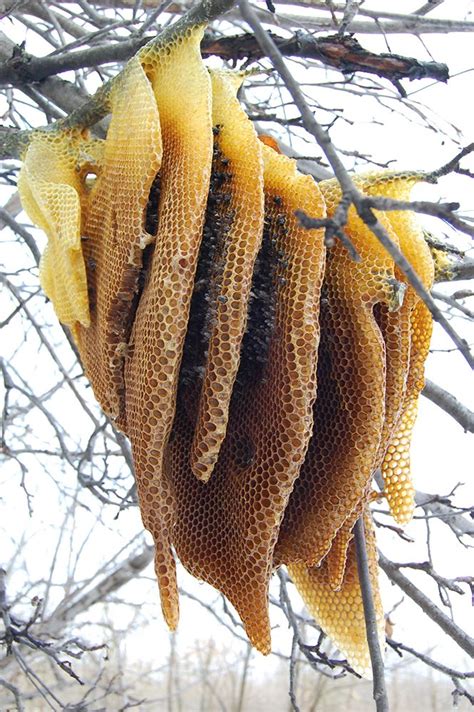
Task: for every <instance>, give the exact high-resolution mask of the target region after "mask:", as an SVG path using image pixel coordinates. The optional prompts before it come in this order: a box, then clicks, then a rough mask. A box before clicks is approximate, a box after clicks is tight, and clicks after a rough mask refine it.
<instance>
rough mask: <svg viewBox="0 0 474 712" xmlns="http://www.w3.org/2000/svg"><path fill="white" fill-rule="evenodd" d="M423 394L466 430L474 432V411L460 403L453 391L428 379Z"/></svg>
mask: <svg viewBox="0 0 474 712" xmlns="http://www.w3.org/2000/svg"><path fill="white" fill-rule="evenodd" d="M423 395H424V396H425V397H426V398H428V399H429V400H430V401H431V402H432V403H435V404H436V405H437V406H438V407H439V408H442V410H444V411H445V412H446V413H448V415H450V416H451V417H452V418H454V420H455V421H456V422H457V423H459V425H461V427H463V428H464V430H466V431H467V432H469V433H474V412H472V410H469V408H467V407H466V406H465V405H463V404H462V403H460V402H459V401H458V399H457V398H455V397H454V396H453V395H452V394H451V393H448V391H445V390H444V388H441V386H438V385H437V384H436V383H433V381H429V380H427V381H426V382H425V387H424V389H423Z"/></svg>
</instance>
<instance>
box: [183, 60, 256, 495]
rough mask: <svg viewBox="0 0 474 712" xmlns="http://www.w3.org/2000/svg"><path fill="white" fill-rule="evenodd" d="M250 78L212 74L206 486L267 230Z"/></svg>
mask: <svg viewBox="0 0 474 712" xmlns="http://www.w3.org/2000/svg"><path fill="white" fill-rule="evenodd" d="M243 78H244V75H243V74H238V73H236V72H232V73H231V72H211V81H212V121H213V124H214V127H215V129H214V130H215V132H216V137H215V151H214V152H215V156H214V163H215V166H214V182H215V183H216V185H215V186H212V187H211V195H210V197H211V199H212V201H213V203H214V205H213V207H214V210H215V211H217V210H219V211H220V212H221V213H222V214H221V215H216V216H215V219H214V228H215V227H216V225H215V224H216V223H220V225H219V230H220V233H221V239H220V240H217V236H216V242H217V243H218V244H215V245H213V246H212V252H213V255H212V258H211V256H209V257H210V258H211V259H213V261H214V265H213V273H214V275H213V276H214V285H213V294H212V295H209V298H210V299H211V300H212V304H213V307H214V308H213V313H212V314H208V315H207V319H206V328H207V329H209V330H210V335H209V342H208V347H207V360H206V363H205V374H204V379H203V385H202V390H201V397H200V402H199V410H198V418H197V424H196V429H195V433H194V439H193V446H192V450H191V467H192V469H193V471H194V473H195V475H196V476H197V477H199V478H200V479H202V480H204V481H205V480H207V479H209V477H210V475H211V473H212V470H213V469H214V465H215V463H216V461H217V457H218V455H219V450H220V447H221V444H222V441H223V439H224V436H225V432H226V428H227V420H228V412H229V404H230V399H231V395H232V389H233V386H234V382H235V377H236V375H237V369H238V367H239V362H240V347H241V343H242V338H243V335H244V331H245V327H246V323H247V308H248V302H249V297H250V288H251V285H252V274H253V270H254V264H255V258H256V256H257V252H258V249H259V247H260V244H261V240H262V231H263V207H264V198H263V160H262V150H261V144H260V142H259V141H258V139H257V135H256V133H255V129H254V128H253V124H252V123H251V122H250V121H249V120H248V118H247V115H246V114H245V112H244V111H243V109H242V107H241V106H240V103H239V102H238V100H237V97H236V93H237V90H238V88H239V86H240V84H241V82H242V80H243ZM217 202H219V205H217ZM210 227H211V226H209V229H210ZM203 278H204V279H206V275H204V276H203ZM208 281H209V280H208ZM209 311H210V310H209Z"/></svg>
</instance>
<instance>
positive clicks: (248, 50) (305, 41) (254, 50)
mask: <svg viewBox="0 0 474 712" xmlns="http://www.w3.org/2000/svg"><path fill="white" fill-rule="evenodd" d="M269 34H270V36H271V37H272V39H273V41H274V42H275V44H276V45H277V47H278V48H279V49H280V52H281V53H282V54H283V55H284V56H286V57H303V58H306V59H315V60H319V61H320V62H322V63H323V64H325V65H327V66H330V67H334V68H336V69H339V70H340V71H341V72H344V73H346V74H352V73H354V72H364V73H369V74H375V75H377V76H379V77H384V78H386V79H389V80H391V81H396V80H400V79H426V78H430V79H436V80H438V81H442V82H446V81H447V79H448V76H449V74H448V68H447V66H446V65H445V64H440V63H438V62H421V61H419V60H417V59H414V58H413V57H402V56H400V55H396V54H374V53H373V52H369V51H368V50H365V49H364V48H363V47H361V45H360V44H359V42H358V41H357V40H356V39H355V38H353V37H351V36H339V35H332V36H331V37H322V38H321V37H314V36H313V35H312V34H309V33H303V32H298V33H296V34H295V35H294V36H293V37H290V38H289V39H285V38H282V37H278V36H277V35H275V34H273V33H269ZM149 40H150V38H149V37H148V38H146V37H145V38H144V37H133V38H132V39H129V40H126V41H123V42H116V43H112V44H111V43H110V42H109V43H107V44H103V45H99V46H97V47H89V48H88V49H83V50H77V51H75V52H67V53H66V52H65V53H63V54H59V55H58V54H54V55H48V56H46V57H33V56H32V55H30V54H28V53H26V52H23V51H21V50H19V49H18V48H17V47H15V51H14V52H13V53H12V56H11V58H9V59H7V61H5V62H4V63H3V64H2V65H0V85H13V86H19V85H20V86H21V85H23V84H27V83H30V82H39V81H42V80H43V79H46V78H47V77H49V76H52V75H55V74H60V73H61V72H68V71H71V70H76V69H84V68H86V67H97V66H99V65H101V64H106V63H110V62H124V61H126V60H127V59H130V57H132V56H133V55H134V54H135V52H137V51H138V50H139V49H140V48H141V47H143V45H145V44H146V43H147V42H148V41H149ZM202 54H203V55H204V56H209V55H216V56H219V57H222V58H223V59H228V60H240V59H247V60H257V59H261V58H262V57H263V56H264V53H263V52H262V49H261V48H260V46H259V44H258V42H257V41H256V39H255V37H254V35H252V34H245V35H236V36H233V37H221V38H219V39H214V38H212V37H205V38H204V40H203V43H202Z"/></svg>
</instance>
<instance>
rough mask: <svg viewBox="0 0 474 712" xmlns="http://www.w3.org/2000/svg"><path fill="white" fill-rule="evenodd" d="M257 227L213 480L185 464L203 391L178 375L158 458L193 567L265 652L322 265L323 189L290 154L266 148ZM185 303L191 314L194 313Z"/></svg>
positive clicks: (307, 412) (304, 411)
mask: <svg viewBox="0 0 474 712" xmlns="http://www.w3.org/2000/svg"><path fill="white" fill-rule="evenodd" d="M263 156H264V182H265V226H264V233H263V241H262V246H261V249H260V251H259V254H258V258H257V262H256V267H255V272H254V276H253V283H252V299H251V302H250V309H249V318H248V328H247V332H246V334H245V337H244V340H243V344H242V353H241V360H240V367H239V371H238V375H237V379H236V383H235V386H234V390H233V395H232V400H231V405H230V412H229V421H228V426H227V433H226V437H225V440H224V442H223V444H222V447H221V450H220V453H219V458H218V460H217V463H216V466H215V468H214V472H213V474H212V477H211V478H210V479H209V481H208V482H207V483H206V484H204V483H202V482H200V481H198V480H197V478H196V477H195V476H194V474H193V472H192V470H191V468H190V465H189V452H190V448H191V444H192V439H193V432H194V427H195V422H196V411H197V400H198V397H199V389H198V388H196V386H195V385H194V386H193V381H192V380H191V383H188V382H187V381H184V382H182V383H181V386H180V392H179V396H178V406H177V414H176V418H175V422H174V426H173V431H172V434H171V437H170V440H169V445H168V448H167V457H166V473H167V476H168V480H169V484H168V491H170V492H173V493H174V495H175V508H176V511H175V513H174V516H173V517H172V520H171V521H170V522H169V524H168V528H169V531H170V532H171V533H172V542H173V545H174V546H175V548H176V552H177V554H178V556H179V558H180V560H181V562H182V563H183V564H184V566H185V567H186V568H187V569H188V571H190V572H191V573H192V574H193V575H195V576H196V577H198V578H201V579H204V580H206V581H207V582H209V583H211V584H212V585H213V586H215V587H216V588H218V589H219V590H220V591H222V592H223V593H224V594H225V595H226V596H227V597H228V598H229V600H230V601H231V602H232V603H233V605H234V606H235V608H236V609H237V611H238V613H239V615H240V616H241V618H242V620H243V622H244V624H245V628H246V631H247V634H248V635H249V638H250V640H251V641H252V643H253V644H254V645H255V646H256V647H257V648H258V649H259V650H260V651H262V652H264V653H268V652H269V650H270V629H269V620H268V600H267V597H268V583H269V579H270V575H271V570H272V554H273V548H274V544H275V541H276V537H277V533H278V527H279V524H280V520H281V516H282V514H283V511H284V508H285V505H286V502H287V499H288V496H289V493H290V491H291V488H292V486H293V483H294V480H295V478H296V477H297V475H298V471H299V467H300V465H301V462H302V460H303V457H304V453H305V450H306V447H307V443H308V439H309V436H310V433H311V426H312V416H311V408H312V403H313V400H314V397H315V392H316V383H315V375H316V373H315V371H316V359H317V348H318V340H319V325H318V308H319V294H320V287H321V281H322V274H323V269H324V244H323V235H322V232H321V231H320V230H317V231H316V230H310V231H307V230H304V229H303V228H301V227H300V226H299V224H298V222H297V220H296V218H295V216H294V211H295V210H296V208H302V209H304V210H306V211H308V212H309V213H310V214H312V215H314V214H315V213H316V215H317V216H320V217H322V216H324V205H323V201H322V197H321V195H320V193H319V190H318V188H317V186H316V184H315V183H314V182H313V181H312V179H311V178H309V177H308V176H302V175H299V174H298V173H297V172H296V168H295V163H294V162H293V161H291V160H290V159H288V158H286V157H284V156H281V155H278V154H277V153H276V152H275V151H273V150H272V149H270V148H268V147H265V146H264V147H263ZM192 316H193V315H192V313H191V318H192Z"/></svg>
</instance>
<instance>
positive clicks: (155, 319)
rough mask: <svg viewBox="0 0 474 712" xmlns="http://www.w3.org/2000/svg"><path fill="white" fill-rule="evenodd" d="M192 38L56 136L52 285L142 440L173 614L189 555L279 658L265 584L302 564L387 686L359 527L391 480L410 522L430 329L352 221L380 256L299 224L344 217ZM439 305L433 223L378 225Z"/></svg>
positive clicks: (180, 40)
mask: <svg viewBox="0 0 474 712" xmlns="http://www.w3.org/2000/svg"><path fill="white" fill-rule="evenodd" d="M202 33H203V28H202V27H196V28H191V29H189V30H187V31H186V33H185V34H184V35H182V36H177V35H175V36H174V37H171V39H168V40H167V41H166V42H164V41H160V40H158V42H156V43H154V44H153V45H148V46H146V47H145V48H143V49H142V50H141V51H140V52H139V54H138V55H137V57H135V58H134V59H133V60H132V61H131V62H130V63H129V64H128V66H127V68H126V69H125V71H124V72H123V73H122V75H120V77H119V78H118V79H117V80H116V81H115V82H114V85H113V88H112V91H111V92H110V94H109V96H108V101H109V109H110V113H111V121H110V126H109V129H108V133H107V138H106V139H105V141H101V142H98V141H92V140H91V139H90V138H88V136H87V135H86V134H85V133H84V132H82V131H62V130H52V131H50V132H47V133H45V132H36V133H35V134H33V137H32V140H31V144H30V146H29V148H28V151H27V153H26V156H25V161H24V167H23V169H22V173H21V178H20V184H19V185H20V193H21V196H22V200H23V203H24V206H25V208H26V209H27V210H28V212H29V214H30V216H31V218H32V219H33V220H34V221H35V222H36V224H38V225H39V226H40V227H41V228H42V229H44V230H45V232H46V233H47V235H48V248H47V250H46V252H45V255H44V256H43V260H42V267H41V281H42V284H43V287H44V289H45V292H46V294H47V295H48V296H49V297H50V298H51V300H52V301H53V304H54V307H55V309H56V313H57V315H58V318H59V319H60V320H61V321H63V323H65V324H67V325H68V326H69V327H70V328H71V330H72V332H73V334H74V338H75V339H76V342H77V344H78V346H79V350H80V353H81V358H82V360H83V363H84V366H85V369H86V373H87V375H88V376H89V378H90V380H91V383H92V386H93V388H94V392H95V394H96V397H97V399H98V400H99V402H100V404H101V405H102V407H103V409H104V410H105V412H107V414H108V415H110V416H111V417H112V418H113V419H114V420H115V422H116V423H117V425H118V426H119V427H120V428H121V429H122V430H124V431H125V432H126V434H127V435H128V436H129V438H130V440H131V444H132V451H133V458H134V463H135V468H136V478H137V485H138V494H139V503H140V509H141V513H142V517H143V521H144V524H145V526H146V527H147V528H148V529H149V530H150V531H151V533H152V534H153V537H154V540H155V545H156V556H155V569H156V574H157V578H158V582H159V586H160V593H161V603H162V608H163V612H164V615H165V618H166V620H167V622H168V624H169V625H170V627H171V628H174V627H175V626H176V625H177V622H178V616H179V604H178V588H177V581H176V563H175V556H174V552H176V554H177V556H178V557H179V559H180V560H181V562H182V563H183V565H184V566H185V567H186V568H187V569H188V571H190V572H191V573H192V574H194V575H195V576H196V577H198V578H200V579H202V580H205V581H207V582H209V583H211V584H212V585H213V586H215V587H216V588H218V589H219V590H220V591H222V592H223V593H224V594H225V595H226V596H227V597H228V599H229V600H230V601H231V602H232V603H233V604H234V606H235V608H236V609H237V611H238V613H239V614H240V616H241V618H242V620H243V622H244V625H245V628H246V631H247V633H248V635H249V637H250V639H251V641H252V643H253V644H254V645H255V646H256V647H257V648H258V649H259V650H261V651H262V652H264V653H267V652H268V651H269V650H270V644H271V641H270V626H269V619H268V600H267V599H268V585H269V581H270V577H271V573H272V570H273V569H274V568H275V567H276V566H279V565H281V564H286V565H287V566H288V570H289V572H290V574H291V576H292V577H293V580H294V582H295V584H296V586H297V588H298V589H299V590H300V592H301V594H302V596H303V598H304V600H305V601H306V603H307V605H308V608H309V610H310V611H311V613H312V614H313V615H314V616H315V618H316V619H317V620H318V622H319V624H320V625H321V626H322V628H323V629H324V630H326V631H327V632H328V634H329V635H331V636H332V637H333V639H334V641H335V643H336V644H337V645H338V646H339V648H340V650H341V652H342V653H343V654H345V655H347V658H348V660H349V662H350V663H351V664H352V665H353V666H354V668H355V669H356V670H357V671H358V672H360V673H361V674H364V675H366V674H368V661H369V657H368V649H367V644H366V640H365V628H364V623H363V609H362V603H361V596H360V587H359V584H358V577H357V570H356V561H355V549H354V543H353V541H352V538H353V527H354V524H355V522H356V521H357V519H358V518H359V517H360V516H364V518H365V523H366V531H367V539H368V549H369V558H370V574H371V579H372V586H373V589H374V597H375V602H376V608H377V613H378V625H379V634H380V635H381V623H382V608H381V603H380V597H379V593H378V583H377V567H376V548H375V543H374V534H373V531H372V528H371V522H370V512H369V509H368V502H369V501H370V498H371V480H372V475H373V472H374V470H375V469H376V468H377V467H380V466H381V467H382V470H383V474H384V477H385V481H386V496H387V499H388V502H389V504H390V507H391V509H392V512H393V514H394V516H395V517H396V518H397V521H399V522H401V523H404V522H406V521H408V520H409V518H410V516H411V511H412V506H413V503H412V491H413V490H412V484H411V479H410V476H409V440H410V436H411V429H412V426H413V421H414V417H415V415H416V404H417V400H418V396H419V393H420V390H421V388H422V385H423V365H424V361H425V359H426V355H427V351H428V344H429V337H430V330H431V316H430V315H429V312H428V311H427V310H426V308H425V306H424V305H423V303H422V302H420V300H419V299H418V297H417V296H416V295H415V293H414V291H413V290H412V289H411V287H409V286H407V284H406V280H405V278H404V277H403V275H401V274H400V273H399V271H398V270H397V268H396V267H395V265H394V263H393V261H392V259H391V258H390V256H389V255H388V254H387V253H386V252H385V251H384V249H383V248H382V247H381V245H380V244H379V243H378V241H377V239H376V238H375V236H374V235H373V234H372V232H371V231H370V229H369V228H368V227H367V226H366V225H365V224H364V223H363V222H362V221H361V220H360V218H358V217H357V215H356V214H355V211H354V210H353V209H351V210H350V211H349V217H348V223H347V227H346V231H347V233H348V235H349V237H350V239H351V240H352V242H353V243H354V245H355V247H356V249H357V251H358V252H359V254H360V256H361V258H362V259H361V261H360V262H354V261H353V260H352V259H351V257H350V256H349V254H348V253H347V252H346V250H345V249H344V247H343V246H342V245H341V244H339V243H337V244H336V245H335V246H334V247H332V248H331V249H330V250H329V251H328V255H327V258H326V249H325V246H324V240H323V233H322V231H321V230H306V229H304V228H303V227H301V225H300V224H299V222H298V220H297V219H296V216H295V211H296V210H303V211H304V212H306V213H307V214H309V215H310V216H312V217H318V218H323V217H324V216H325V215H326V212H327V214H328V215H332V214H333V213H334V210H335V209H336V206H337V204H338V201H339V199H340V197H341V192H340V188H339V186H338V184H337V182H336V181H325V182H323V183H321V184H320V186H319V187H318V186H317V185H316V184H315V182H314V181H313V179H312V178H310V177H308V176H302V175H300V174H298V172H297V170H296V167H295V163H294V161H291V160H290V159H288V158H286V157H284V156H282V155H280V153H279V151H278V148H277V146H276V144H275V142H274V140H273V139H271V138H269V137H263V141H259V140H258V137H257V135H256V133H255V130H254V128H253V125H252V123H251V122H250V121H249V120H248V118H247V117H246V115H245V113H244V111H243V109H242V108H241V106H240V104H239V102H238V100H237V98H236V92H237V89H238V87H239V85H240V83H241V82H242V80H243V75H242V74H238V73H236V74H234V73H230V72H217V71H214V72H211V73H208V72H207V70H206V69H205V67H204V65H203V63H202V60H201V57H200V53H199V43H200V39H201V37H202ZM419 178H420V176H418V175H416V174H393V173H388V172H384V173H382V174H368V175H366V176H359V177H357V178H356V182H357V184H358V186H359V187H360V189H361V190H364V191H365V192H366V193H368V194H370V195H375V194H381V195H384V196H388V197H394V198H399V199H406V198H407V197H408V195H409V192H410V189H411V187H412V185H413V184H414V183H415V182H416V181H417V180H419ZM379 219H380V221H381V222H382V224H383V225H384V227H385V228H386V230H387V232H388V234H389V235H390V237H391V239H392V240H393V242H394V243H395V244H396V245H397V246H399V247H400V249H401V251H402V252H403V253H404V254H405V256H406V257H407V258H408V259H409V261H410V262H411V263H412V264H413V266H414V267H415V268H416V269H417V271H418V272H419V274H420V276H421V278H422V280H423V283H424V284H425V286H426V287H429V286H430V285H431V281H432V278H433V260H432V258H431V255H430V253H429V250H428V248H427V247H426V245H425V243H424V240H423V236H422V234H421V231H420V229H419V227H418V225H417V223H416V220H415V219H414V218H413V217H412V216H410V214H408V213H405V212H403V213H402V212H397V213H387V214H382V215H380V216H379Z"/></svg>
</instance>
